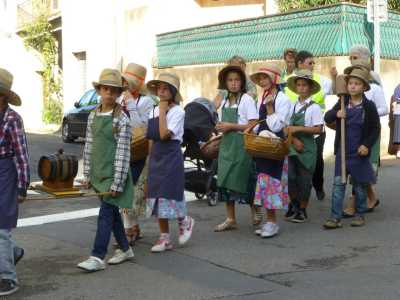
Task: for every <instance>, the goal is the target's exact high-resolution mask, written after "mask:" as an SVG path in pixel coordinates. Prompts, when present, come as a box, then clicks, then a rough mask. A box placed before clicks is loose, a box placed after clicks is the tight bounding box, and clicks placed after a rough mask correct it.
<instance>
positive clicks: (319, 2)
mask: <svg viewBox="0 0 400 300" xmlns="http://www.w3.org/2000/svg"><path fill="white" fill-rule="evenodd" d="M341 2H344V1H343V0H278V5H279V9H280V11H281V12H287V11H290V10H295V9H303V8H311V7H316V6H324V5H329V4H336V3H341ZM347 2H351V3H355V4H362V5H366V4H367V0H349V1H347ZM388 7H389V9H393V10H396V11H399V12H400V1H399V0H388Z"/></svg>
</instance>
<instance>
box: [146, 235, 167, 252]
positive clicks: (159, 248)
mask: <svg viewBox="0 0 400 300" xmlns="http://www.w3.org/2000/svg"><path fill="white" fill-rule="evenodd" d="M167 250H172V244H171V242H170V241H169V240H167V239H161V238H160V239H159V240H158V241H157V243H156V244H155V245H154V246H153V247H152V248H151V252H155V253H158V252H164V251H167Z"/></svg>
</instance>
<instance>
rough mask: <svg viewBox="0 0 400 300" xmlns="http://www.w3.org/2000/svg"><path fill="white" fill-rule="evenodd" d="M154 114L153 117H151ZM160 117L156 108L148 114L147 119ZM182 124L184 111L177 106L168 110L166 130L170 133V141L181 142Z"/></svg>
mask: <svg viewBox="0 0 400 300" xmlns="http://www.w3.org/2000/svg"><path fill="white" fill-rule="evenodd" d="M153 112H154V115H153ZM159 115H160V111H159V109H158V107H156V108H155V109H154V110H152V111H151V112H150V115H149V119H152V118H157V117H158V116H159ZM184 122H185V111H184V110H183V108H182V107H180V106H179V105H175V106H174V107H172V108H170V109H169V111H168V113H167V128H168V130H169V131H171V133H172V136H171V140H177V141H180V142H181V143H182V142H183V132H184V127H183V126H184Z"/></svg>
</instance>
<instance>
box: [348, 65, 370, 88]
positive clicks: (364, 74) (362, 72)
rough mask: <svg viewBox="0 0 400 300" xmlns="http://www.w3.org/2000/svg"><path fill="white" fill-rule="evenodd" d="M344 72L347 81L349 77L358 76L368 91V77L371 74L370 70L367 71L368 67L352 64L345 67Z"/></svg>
mask: <svg viewBox="0 0 400 300" xmlns="http://www.w3.org/2000/svg"><path fill="white" fill-rule="evenodd" d="M344 73H345V74H346V75H347V81H348V80H349V79H350V78H351V77H354V78H358V79H360V80H362V81H363V82H364V84H365V86H366V89H365V91H368V90H369V89H370V88H371V86H370V85H369V78H370V77H371V74H370V71H368V69H366V68H360V67H356V66H352V67H349V68H346V70H344Z"/></svg>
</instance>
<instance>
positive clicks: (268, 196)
mask: <svg viewBox="0 0 400 300" xmlns="http://www.w3.org/2000/svg"><path fill="white" fill-rule="evenodd" d="M288 203H289V195H288V159H287V158H286V159H285V162H284V164H283V171H282V177H281V180H279V179H276V178H274V177H271V176H270V175H268V174H265V173H259V174H258V176H257V185H256V194H255V198H254V205H257V206H262V207H264V208H265V209H285V210H286V209H287V206H288Z"/></svg>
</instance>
